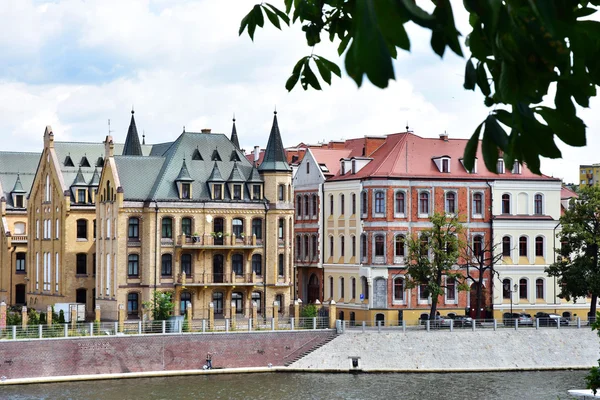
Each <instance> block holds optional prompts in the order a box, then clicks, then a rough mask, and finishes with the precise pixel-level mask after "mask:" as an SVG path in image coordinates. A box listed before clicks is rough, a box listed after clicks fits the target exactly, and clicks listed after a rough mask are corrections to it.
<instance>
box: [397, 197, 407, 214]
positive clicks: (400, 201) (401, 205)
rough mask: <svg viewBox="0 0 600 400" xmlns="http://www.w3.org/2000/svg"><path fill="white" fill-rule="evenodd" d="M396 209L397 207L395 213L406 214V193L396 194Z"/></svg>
mask: <svg viewBox="0 0 600 400" xmlns="http://www.w3.org/2000/svg"><path fill="white" fill-rule="evenodd" d="M394 207H395V209H394V212H395V213H396V214H404V213H405V210H406V203H405V195H404V192H396V199H395V204H394Z"/></svg>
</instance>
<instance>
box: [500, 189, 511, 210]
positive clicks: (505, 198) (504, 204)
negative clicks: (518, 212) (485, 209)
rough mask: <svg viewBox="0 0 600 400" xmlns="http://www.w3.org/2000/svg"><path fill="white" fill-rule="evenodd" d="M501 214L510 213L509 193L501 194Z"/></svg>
mask: <svg viewBox="0 0 600 400" xmlns="http://www.w3.org/2000/svg"><path fill="white" fill-rule="evenodd" d="M502 214H510V194H506V193H505V194H503V195H502Z"/></svg>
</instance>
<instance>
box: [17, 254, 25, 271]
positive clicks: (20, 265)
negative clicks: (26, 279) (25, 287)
mask: <svg viewBox="0 0 600 400" xmlns="http://www.w3.org/2000/svg"><path fill="white" fill-rule="evenodd" d="M16 260H17V261H16V264H15V269H16V272H17V273H24V272H25V253H21V252H19V253H17V255H16Z"/></svg>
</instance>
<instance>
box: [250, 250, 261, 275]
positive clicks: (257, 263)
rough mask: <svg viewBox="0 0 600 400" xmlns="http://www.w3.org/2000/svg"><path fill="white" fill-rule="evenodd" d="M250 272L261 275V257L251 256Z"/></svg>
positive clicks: (257, 255) (258, 255)
mask: <svg viewBox="0 0 600 400" xmlns="http://www.w3.org/2000/svg"><path fill="white" fill-rule="evenodd" d="M252 272H254V273H255V274H256V275H259V276H260V275H262V256H261V255H260V254H253V255H252Z"/></svg>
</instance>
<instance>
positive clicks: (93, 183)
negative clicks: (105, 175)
mask: <svg viewBox="0 0 600 400" xmlns="http://www.w3.org/2000/svg"><path fill="white" fill-rule="evenodd" d="M90 186H100V174H99V173H98V168H95V169H94V175H92V180H91V181H90Z"/></svg>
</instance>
